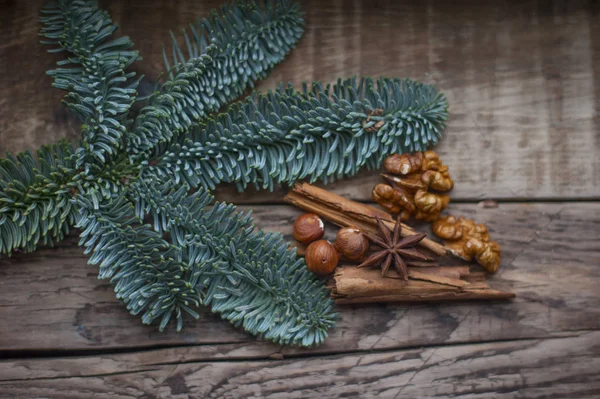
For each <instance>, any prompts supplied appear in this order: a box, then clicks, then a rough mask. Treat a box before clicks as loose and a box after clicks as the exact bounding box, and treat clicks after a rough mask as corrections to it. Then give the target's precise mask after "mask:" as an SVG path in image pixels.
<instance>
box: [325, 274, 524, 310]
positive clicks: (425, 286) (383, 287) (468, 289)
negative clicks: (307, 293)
mask: <svg viewBox="0 0 600 399" xmlns="http://www.w3.org/2000/svg"><path fill="white" fill-rule="evenodd" d="M443 268H444V267H440V269H443ZM411 271H412V272H413V273H414V270H410V271H409V277H410V273H411ZM454 271H456V270H454ZM461 272H462V273H463V275H464V270H461ZM423 274H426V273H423ZM430 277H433V278H435V277H434V274H430V275H429V277H428V278H430ZM438 277H441V276H438ZM463 278H464V277H463ZM459 281H463V280H459ZM464 283H465V284H464V285H463V286H461V287H458V286H454V285H449V284H441V283H438V282H432V281H421V280H413V279H411V278H409V280H408V281H404V280H398V279H393V278H384V277H381V274H380V272H379V271H378V270H376V269H364V268H361V269H359V268H357V267H353V266H340V267H338V268H337V269H336V272H335V274H334V276H333V278H332V279H331V280H330V281H329V282H328V286H329V288H330V290H331V296H332V297H333V298H334V299H335V302H336V304H355V303H375V302H423V301H452V300H483V299H486V300H490V299H510V298H514V296H515V295H514V294H513V293H511V292H503V291H498V290H494V289H492V288H490V287H489V286H488V285H487V283H485V282H482V281H479V282H475V283H470V284H469V282H468V281H464Z"/></svg>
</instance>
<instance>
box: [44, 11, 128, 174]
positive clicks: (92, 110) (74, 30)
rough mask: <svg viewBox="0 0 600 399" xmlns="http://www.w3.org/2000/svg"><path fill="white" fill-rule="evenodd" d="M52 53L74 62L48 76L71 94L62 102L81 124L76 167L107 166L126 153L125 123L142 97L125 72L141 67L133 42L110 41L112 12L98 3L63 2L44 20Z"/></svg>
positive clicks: (64, 63) (125, 39) (62, 63)
mask: <svg viewBox="0 0 600 399" xmlns="http://www.w3.org/2000/svg"><path fill="white" fill-rule="evenodd" d="M40 20H41V22H42V23H43V24H44V26H43V28H42V32H41V35H42V36H44V37H46V38H47V39H48V40H46V41H44V42H43V43H45V44H51V45H53V46H58V47H56V48H53V49H51V50H49V51H50V52H61V51H67V52H68V53H69V56H68V57H67V58H66V59H65V60H62V61H59V62H58V66H59V67H58V68H57V69H55V70H52V71H49V72H48V74H49V75H50V76H52V77H53V78H54V83H53V86H54V87H57V88H59V89H62V90H66V91H68V93H67V94H66V95H65V97H64V100H63V102H64V103H65V104H66V106H67V107H68V108H69V109H70V110H71V111H72V112H73V113H74V114H75V115H77V117H78V118H79V119H80V120H81V122H82V128H81V130H82V143H81V147H80V148H78V149H77V151H76V153H77V167H78V168H84V169H85V170H89V169H91V168H92V166H94V165H99V166H100V167H101V166H104V164H105V163H106V162H107V159H108V158H109V157H111V156H114V155H116V154H117V153H118V152H119V151H121V150H122V149H123V136H124V134H125V131H126V118H127V114H128V113H129V109H130V108H131V105H132V104H133V102H134V100H135V98H136V95H137V92H136V87H137V84H138V80H134V81H132V78H133V77H134V76H135V72H125V70H126V69H127V68H128V67H129V66H130V65H131V64H132V63H133V62H134V61H136V60H137V59H138V58H139V56H138V52H137V51H135V50H131V47H133V42H131V40H129V38H128V37H120V38H118V39H111V38H110V37H111V35H112V34H113V33H114V31H116V30H117V26H116V25H114V24H113V23H112V21H111V19H110V16H109V14H108V12H106V11H104V10H101V9H100V8H98V6H97V4H96V3H95V2H93V1H85V0H58V1H55V2H51V3H49V4H48V5H47V6H46V7H45V8H44V9H43V10H42V16H41V17H40Z"/></svg>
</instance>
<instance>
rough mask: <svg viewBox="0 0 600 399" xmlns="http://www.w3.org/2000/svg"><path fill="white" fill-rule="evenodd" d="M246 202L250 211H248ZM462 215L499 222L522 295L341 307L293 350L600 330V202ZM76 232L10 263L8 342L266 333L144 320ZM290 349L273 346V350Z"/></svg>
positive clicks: (65, 347)
mask: <svg viewBox="0 0 600 399" xmlns="http://www.w3.org/2000/svg"><path fill="white" fill-rule="evenodd" d="M241 209H243V210H246V209H247V207H241ZM450 211H451V212H452V213H454V214H458V215H465V216H467V217H471V218H474V219H476V220H477V221H480V222H485V223H487V224H488V226H489V229H490V234H491V236H492V237H493V238H494V239H496V240H497V241H498V242H499V243H500V244H501V246H502V248H503V257H502V268H501V270H500V271H499V273H498V274H497V275H496V276H494V277H493V278H492V279H491V281H490V284H491V286H492V287H493V288H497V289H501V290H507V291H513V292H515V293H516V294H517V298H516V299H515V300H514V301H513V302H499V303H488V302H483V303H452V304H450V303H447V304H413V305H401V304H387V305H381V304H380V305H363V306H347V307H342V306H340V307H339V311H340V320H339V323H338V326H337V328H335V329H333V330H332V331H331V336H330V337H329V339H328V340H327V341H326V342H325V344H324V345H322V346H320V347H318V348H313V349H307V350H301V349H294V348H285V349H283V353H285V354H290V353H296V352H298V353H303V354H307V353H316V352H319V353H335V352H339V351H348V350H376V349H390V348H402V347H407V346H417V345H437V344H442V343H459V342H481V341H489V340H505V339H519V338H544V337H553V336H556V335H557V334H558V335H560V334H563V333H564V332H565V331H573V330H593V329H599V328H600V310H599V309H600V297H598V294H597V292H598V290H597V287H598V284H600V268H598V264H600V245H599V244H598V243H599V242H600V229H598V226H599V225H600V203H577V204H572V203H548V204H535V203H534V204H532V203H523V204H515V203H510V204H502V203H501V204H500V205H499V207H498V208H485V209H484V208H481V207H478V206H476V205H474V204H461V205H456V204H455V205H451V207H450ZM298 214H300V211H298V210H297V209H295V208H291V207H288V206H256V207H254V215H255V217H256V221H257V225H258V226H260V227H263V228H266V229H268V230H271V231H279V232H282V233H283V234H284V235H285V236H286V238H287V239H288V240H291V228H292V227H291V226H292V222H293V220H294V218H295V217H296V216H297V215H298ZM335 232H336V229H335V228H334V227H333V226H331V225H328V227H327V237H328V238H329V239H332V238H333V236H334V234H335ZM85 263H86V260H85V257H84V256H83V255H82V251H81V249H79V248H78V247H76V238H74V237H73V238H71V239H69V240H67V241H65V242H64V243H61V244H60V245H59V246H58V247H56V248H54V249H41V250H39V251H37V252H35V253H32V254H27V255H22V254H20V255H17V256H15V257H13V258H11V259H4V260H1V261H0V312H1V314H2V317H3V319H4V320H7V321H9V322H6V323H0V337H1V338H0V350H2V351H4V353H5V354H6V355H7V356H13V355H15V356H16V355H19V354H20V353H21V354H25V355H26V354H30V353H33V351H38V350H45V351H52V352H51V353H55V352H54V351H71V350H82V351H85V350H96V349H102V350H107V349H114V350H117V349H119V350H120V349H127V350H131V349H135V348H151V347H156V346H178V345H192V344H225V343H243V342H251V343H252V345H256V344H257V342H258V341H257V340H256V339H255V338H253V337H251V336H248V335H247V334H245V333H244V332H242V331H241V330H238V329H236V328H233V327H232V326H231V325H230V324H229V323H227V322H226V321H223V320H221V319H220V318H219V317H218V316H216V315H213V314H211V313H209V312H208V311H206V310H203V311H201V312H200V314H201V318H200V320H198V321H195V320H192V319H189V320H187V321H186V325H185V328H184V331H183V332H182V333H180V334H177V333H176V332H175V331H174V328H173V327H172V326H171V327H169V328H168V329H167V331H166V332H165V333H160V332H158V330H157V328H156V326H144V325H142V324H141V320H140V318H139V317H138V316H132V315H130V314H129V313H128V312H127V311H126V309H125V308H124V307H123V306H121V305H120V304H119V303H118V302H117V301H116V299H115V298H114V295H113V292H112V289H111V286H110V284H108V282H106V281H99V280H97V278H96V270H95V269H94V268H92V267H90V266H86V264H85ZM277 350H279V347H277V346H275V345H272V346H271V348H270V349H269V353H271V352H275V351H277Z"/></svg>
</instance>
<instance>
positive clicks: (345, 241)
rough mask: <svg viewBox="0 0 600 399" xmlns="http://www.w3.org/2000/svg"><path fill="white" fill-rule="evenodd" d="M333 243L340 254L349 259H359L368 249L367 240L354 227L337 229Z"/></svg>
mask: <svg viewBox="0 0 600 399" xmlns="http://www.w3.org/2000/svg"><path fill="white" fill-rule="evenodd" d="M333 245H334V247H335V249H336V250H337V251H338V252H339V253H340V254H342V255H344V256H345V257H346V258H348V259H350V260H358V259H360V258H361V257H362V256H363V255H364V254H365V253H366V252H367V251H368V250H369V240H368V239H367V237H365V236H364V235H363V233H361V232H360V230H358V229H357V228H354V227H344V228H342V229H339V230H338V232H337V235H336V236H335V243H334V244H333Z"/></svg>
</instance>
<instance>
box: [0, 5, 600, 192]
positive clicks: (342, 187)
mask: <svg viewBox="0 0 600 399" xmlns="http://www.w3.org/2000/svg"><path fill="white" fill-rule="evenodd" d="M41 3H42V0H32V1H28V2H9V3H8V4H7V5H6V6H5V7H3V12H2V15H1V16H0V37H1V38H2V43H3V45H2V47H0V71H1V72H2V75H3V76H5V77H7V78H5V79H1V80H0V154H3V153H4V151H5V150H11V151H21V150H25V149H27V148H37V147H38V146H39V145H41V144H44V143H51V142H54V141H55V140H56V139H57V138H59V137H68V138H70V139H72V140H76V139H77V137H78V129H77V126H76V125H77V124H76V123H75V122H74V120H73V118H72V117H71V116H69V115H68V114H67V113H66V111H65V110H64V108H63V107H62V106H61V105H60V104H59V101H58V100H59V98H60V97H61V93H59V92H57V91H56V90H52V89H51V88H50V79H49V78H48V77H46V76H45V74H44V73H45V71H46V70H47V69H50V68H52V67H53V62H54V61H55V60H57V59H59V58H58V57H60V55H48V54H44V48H43V47H42V45H40V44H39V37H38V36H37V33H38V28H39V26H38V25H39V24H38V20H37V16H38V10H39V7H40V4H41ZM220 3H222V1H221V0H211V1H203V2H198V1H191V0H188V1H181V2H177V3H171V2H163V1H158V0H153V1H148V0H135V1H128V2H119V1H114V0H113V1H104V2H102V4H103V5H105V6H106V7H108V9H109V10H110V11H111V13H112V16H113V18H114V20H115V21H116V22H118V23H119V25H120V26H121V27H122V30H121V32H122V33H123V34H127V35H130V36H131V37H132V39H133V40H134V42H135V43H136V45H137V48H138V49H140V51H141V53H142V55H143V56H144V61H142V62H139V63H138V64H137V66H136V68H137V69H138V70H139V72H141V73H145V74H146V75H147V76H148V77H149V78H148V79H147V80H146V81H144V85H143V87H142V88H141V90H142V91H147V90H148V89H149V88H150V87H151V86H152V85H151V81H152V79H155V78H156V77H157V76H158V74H159V73H160V71H162V69H163V67H162V56H161V48H162V47H161V46H162V44H163V43H165V42H166V41H167V40H168V37H169V36H168V33H169V30H174V31H178V29H179V28H180V27H184V26H185V25H186V24H187V23H188V22H190V21H192V20H193V19H194V18H195V17H196V16H203V15H206V14H207V12H208V10H209V9H210V8H212V7H214V6H216V5H218V4H220ZM302 5H303V8H304V10H306V13H307V14H306V20H307V28H306V34H305V36H304V38H303V39H302V41H301V42H300V44H299V46H298V48H297V49H296V50H294V51H293V52H292V53H291V55H290V56H289V58H288V59H287V60H286V61H285V62H283V63H282V64H281V65H280V66H278V67H277V68H276V69H275V71H274V72H273V73H272V74H271V75H270V77H269V78H268V79H267V80H265V81H264V82H262V83H261V84H260V85H259V88H260V89H266V88H272V87H275V84H276V82H278V81H292V82H294V83H295V84H297V83H299V82H300V81H303V80H321V81H324V82H333V81H335V79H337V77H338V76H351V75H356V74H357V75H375V76H377V75H393V76H401V77H411V78H415V79H419V80H423V81H425V82H427V83H433V84H435V85H437V86H438V87H439V88H440V90H441V91H443V92H444V93H446V95H447V97H448V100H449V102H450V121H449V127H448V129H447V131H446V137H445V139H444V140H442V142H441V144H440V145H439V146H438V147H437V151H438V152H439V153H440V155H441V157H442V159H443V160H444V162H445V163H446V164H448V165H449V167H450V171H451V173H452V176H453V178H454V179H455V182H456V188H455V190H454V193H453V197H454V198H455V199H465V198H468V199H474V198H476V199H478V198H482V199H483V198H518V199H521V198H561V199H564V198H588V199H592V198H595V199H597V198H600V189H599V188H598V187H600V173H598V170H600V159H599V158H598V157H597V156H595V155H596V154H597V153H598V151H599V150H600V140H599V136H598V133H597V132H598V131H600V122H599V121H600V118H599V115H600V112H599V107H600V101H599V99H598V95H599V93H600V86H599V83H598V79H594V76H598V73H599V72H600V71H599V70H598V68H600V67H599V65H600V34H598V33H599V32H600V21H599V19H598V18H597V17H596V15H597V12H596V11H597V10H596V11H595V8H594V5H593V4H592V3H591V2H587V1H573V2H568V4H565V2H563V1H558V0H556V1H551V2H545V3H544V4H543V5H541V4H539V2H537V1H524V2H503V1H486V2H480V1H475V0H467V1H463V2H461V4H460V6H456V5H450V4H446V3H444V2H430V3H426V4H424V3H422V2H421V1H417V0H412V1H408V2H395V1H393V0H382V1H376V2H373V1H351V0H339V1H335V2H334V1H330V2H322V1H317V0H306V1H302ZM382 10H383V11H382ZM449 16H451V17H449ZM399 21H401V22H399ZM23 65H27V67H26V68H24V67H23ZM373 175H374V174H373V173H371V174H368V173H367V174H364V175H362V177H360V178H358V179H355V180H352V182H351V183H350V182H348V181H343V182H340V183H338V184H335V185H333V186H331V187H333V188H334V189H335V191H336V192H338V193H340V194H343V195H348V196H351V197H353V198H356V199H363V200H364V199H368V198H369V197H370V192H371V188H372V187H373V185H374V184H375V181H376V180H377V179H375V178H374V177H373ZM221 196H222V198H227V199H229V200H232V201H234V202H236V201H237V202H242V201H244V202H264V201H265V200H267V199H268V200H269V201H278V200H280V198H281V197H282V195H281V193H278V194H275V195H271V196H267V195H265V194H264V193H258V194H248V195H244V196H243V197H240V196H239V195H237V194H235V193H234V192H233V191H232V190H225V191H224V192H222V193H221Z"/></svg>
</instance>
